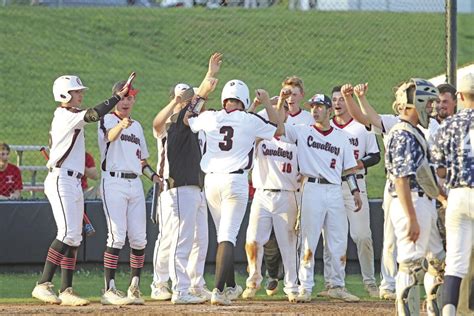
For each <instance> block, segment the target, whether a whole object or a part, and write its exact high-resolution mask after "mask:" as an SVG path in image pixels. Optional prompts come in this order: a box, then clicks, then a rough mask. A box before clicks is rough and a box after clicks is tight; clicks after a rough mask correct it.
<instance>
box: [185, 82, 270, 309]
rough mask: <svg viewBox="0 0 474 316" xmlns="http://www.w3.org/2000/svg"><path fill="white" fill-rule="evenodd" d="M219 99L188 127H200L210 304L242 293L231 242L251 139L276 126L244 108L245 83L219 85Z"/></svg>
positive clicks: (242, 203)
mask: <svg viewBox="0 0 474 316" xmlns="http://www.w3.org/2000/svg"><path fill="white" fill-rule="evenodd" d="M257 98H258V99H259V100H260V101H263V102H261V103H263V104H264V105H265V108H266V109H267V113H268V115H269V117H270V120H271V121H272V122H276V121H277V119H278V117H277V114H276V112H275V110H274V109H273V107H272V106H271V105H270V102H269V97H268V93H266V92H265V91H263V90H257ZM267 99H268V100H267ZM267 101H268V102H267ZM221 104H222V106H223V109H222V110H220V111H205V112H203V113H201V114H200V115H199V116H197V117H192V118H190V119H189V126H190V127H191V129H192V130H193V131H194V132H199V131H200V130H203V131H204V132H205V135H206V152H205V153H204V155H203V157H202V160H201V168H202V170H203V171H204V172H205V173H206V178H205V192H206V199H207V202H208V205H209V210H210V212H211V215H212V218H213V220H214V224H215V225H216V230H217V242H218V247H217V255H216V274H215V278H216V283H215V288H214V290H213V292H212V297H211V304H217V305H230V304H231V300H233V299H236V298H237V297H238V296H239V295H240V294H241V293H242V288H241V287H240V286H239V285H237V284H236V283H235V276H234V247H235V242H236V239H237V234H238V232H239V229H240V224H241V223H242V219H243V217H244V214H245V211H246V208H247V202H248V180H247V173H248V170H249V169H250V168H251V167H252V164H253V156H254V154H253V153H254V145H255V140H256V139H257V138H262V139H271V138H272V137H273V136H274V135H275V132H276V131H277V127H276V126H275V125H273V124H271V123H270V122H268V121H266V120H265V119H263V118H261V117H260V116H258V115H256V114H253V113H247V112H245V110H247V109H248V108H249V106H250V96H249V89H248V87H247V85H246V84H245V83H244V82H242V81H241V80H231V81H229V82H227V83H226V84H225V86H224V88H223V90H222V95H221ZM226 285H227V288H225V286H226ZM224 289H225V291H224Z"/></svg>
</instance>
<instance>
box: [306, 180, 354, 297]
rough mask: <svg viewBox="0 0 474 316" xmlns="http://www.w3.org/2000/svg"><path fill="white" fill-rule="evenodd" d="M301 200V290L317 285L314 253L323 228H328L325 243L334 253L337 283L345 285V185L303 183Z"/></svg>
mask: <svg viewBox="0 0 474 316" xmlns="http://www.w3.org/2000/svg"><path fill="white" fill-rule="evenodd" d="M302 190H303V193H302V194H303V196H302V202H301V254H300V260H301V261H300V266H299V273H298V276H299V280H300V290H302V289H305V290H307V291H309V292H311V291H312V289H313V286H314V254H315V251H316V247H317V245H318V241H319V237H320V235H321V230H322V228H323V227H324V229H325V230H326V232H327V240H326V244H327V246H328V247H329V250H330V252H331V254H332V256H331V266H332V267H333V270H334V277H333V280H334V284H332V286H335V287H344V285H345V283H344V279H345V266H346V250H347V233H346V234H341V233H340V232H341V231H345V232H347V229H348V228H347V215H346V211H345V209H344V200H343V195H342V187H341V185H339V184H337V185H336V184H319V183H310V182H305V183H304V184H303V188H302Z"/></svg>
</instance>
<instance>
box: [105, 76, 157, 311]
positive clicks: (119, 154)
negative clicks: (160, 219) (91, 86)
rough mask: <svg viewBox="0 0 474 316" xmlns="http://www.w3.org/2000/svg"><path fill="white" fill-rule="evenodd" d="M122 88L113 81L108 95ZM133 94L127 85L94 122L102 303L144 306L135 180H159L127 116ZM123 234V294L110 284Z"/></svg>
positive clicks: (139, 189) (139, 192) (141, 223)
mask: <svg viewBox="0 0 474 316" xmlns="http://www.w3.org/2000/svg"><path fill="white" fill-rule="evenodd" d="M125 85H126V82H125V81H120V82H117V83H116V84H115V85H114V86H113V88H112V93H114V94H115V93H117V92H118V91H120V90H121V89H122V88H123V87H124V86H125ZM137 93H138V90H135V89H133V88H132V87H131V86H130V89H129V93H128V95H127V96H126V97H125V98H123V99H122V100H121V101H120V102H118V103H117V105H116V106H115V111H114V112H113V113H110V114H107V115H105V116H104V117H103V118H102V119H101V120H100V122H99V124H98V141H99V149H100V155H101V169H102V179H101V195H102V201H103V207H104V214H105V218H106V222H107V229H108V238H107V248H106V250H105V252H104V274H105V291H104V294H103V295H102V298H101V303H102V304H104V305H126V304H137V305H141V304H144V300H143V298H142V297H141V294H140V289H139V284H140V273H141V269H142V268H143V264H144V260H145V246H146V211H145V195H144V192H143V185H142V182H141V180H140V176H141V175H142V174H144V175H145V176H147V177H148V178H149V179H150V180H152V181H154V182H158V181H159V178H158V176H157V175H156V173H155V172H154V171H153V170H152V169H151V167H150V166H149V165H148V163H147V161H146V159H147V158H148V157H149V153H148V148H147V145H146V140H145V135H144V133H143V128H142V126H141V125H140V123H139V122H138V121H136V120H133V119H132V118H131V113H132V110H133V107H134V105H135V100H136V99H135V98H136V95H137ZM126 236H128V240H129V243H130V248H131V251H130V268H131V276H130V285H129V288H128V291H127V295H126V296H125V295H124V294H122V293H121V292H120V291H119V290H117V288H116V286H115V271H116V269H117V266H118V259H119V253H120V250H121V249H122V248H123V246H124V244H125V237H126Z"/></svg>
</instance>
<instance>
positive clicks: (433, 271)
mask: <svg viewBox="0 0 474 316" xmlns="http://www.w3.org/2000/svg"><path fill="white" fill-rule="evenodd" d="M444 268H445V261H444V258H443V259H437V258H433V259H431V260H430V261H429V265H428V274H429V275H431V276H432V277H433V278H434V284H433V286H432V287H431V289H430V290H429V293H426V308H427V311H428V314H429V315H436V316H439V315H441V311H442V307H443V283H444Z"/></svg>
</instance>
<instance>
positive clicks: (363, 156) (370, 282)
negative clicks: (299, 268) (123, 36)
mask: <svg viewBox="0 0 474 316" xmlns="http://www.w3.org/2000/svg"><path fill="white" fill-rule="evenodd" d="M332 104H333V107H334V117H333V119H332V120H331V126H333V127H334V128H339V129H342V130H343V131H344V132H346V133H347V134H348V135H349V137H350V138H349V140H350V143H351V145H352V147H353V151H354V157H355V159H356V160H357V167H356V169H357V172H356V179H357V185H358V186H359V189H360V197H361V199H362V209H361V210H360V211H359V212H354V211H353V210H354V208H355V206H354V203H353V198H352V194H351V192H350V190H349V186H348V184H347V181H343V182H342V189H343V194H344V205H345V208H346V211H347V218H348V220H349V232H350V236H351V238H352V240H354V242H355V244H356V247H357V254H358V257H359V262H360V267H361V272H362V279H363V282H364V287H365V289H366V291H367V292H368V293H369V295H370V296H371V297H379V289H378V287H377V285H376V282H375V271H374V248H373V243H372V232H371V230H370V209H369V200H368V198H367V189H366V183H365V179H364V178H365V175H366V174H367V168H369V167H371V166H373V165H375V164H377V163H378V162H379V161H380V150H379V147H378V144H377V140H376V138H375V135H374V134H373V133H370V132H368V131H367V129H366V128H365V127H364V125H362V124H360V123H359V122H356V121H355V120H354V119H353V118H352V116H351V115H350V114H349V112H348V111H347V107H346V102H345V101H344V97H343V96H342V93H341V86H336V87H334V88H333V90H332ZM340 232H341V231H340ZM327 233H328V232H326V231H325V230H323V236H325V235H326V234H327ZM341 233H342V232H341ZM330 255H331V254H330V253H329V249H328V247H324V265H325V267H324V275H325V283H326V284H327V285H328V287H331V283H332V280H331V277H332V275H331V270H332V269H331V267H330V266H329V263H330V260H331V258H330ZM325 293H327V291H325ZM318 295H320V294H318Z"/></svg>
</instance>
